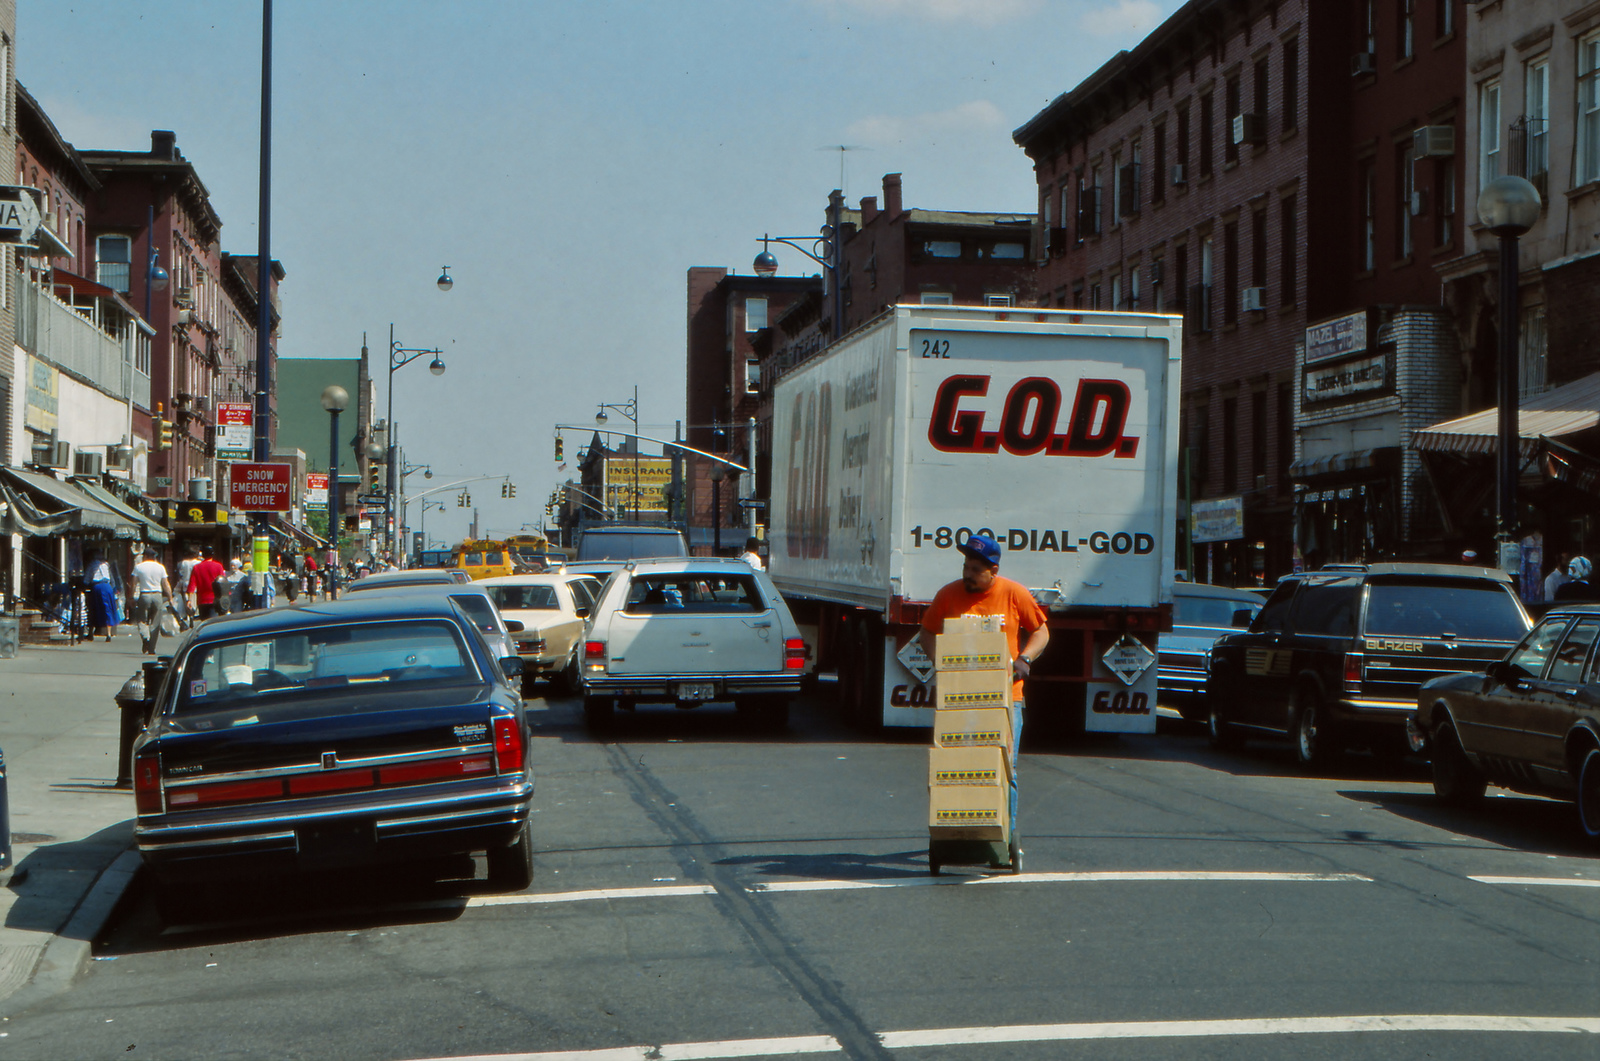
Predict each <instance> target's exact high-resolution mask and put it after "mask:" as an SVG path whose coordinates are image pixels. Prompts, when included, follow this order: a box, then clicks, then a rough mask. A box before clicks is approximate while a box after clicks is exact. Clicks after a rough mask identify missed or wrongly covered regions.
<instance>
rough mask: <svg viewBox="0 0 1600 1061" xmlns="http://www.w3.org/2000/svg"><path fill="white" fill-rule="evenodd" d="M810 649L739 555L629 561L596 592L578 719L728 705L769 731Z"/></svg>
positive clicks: (785, 712) (806, 666)
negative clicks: (665, 707)
mask: <svg viewBox="0 0 1600 1061" xmlns="http://www.w3.org/2000/svg"><path fill="white" fill-rule="evenodd" d="M810 669H811V649H810V646H808V645H807V644H806V642H805V639H804V638H802V637H801V636H800V628H799V627H798V626H796V625H795V621H794V616H792V615H790V614H789V607H788V605H786V604H785V603H784V602H783V598H782V597H780V596H778V591H777V589H776V588H774V586H773V585H772V580H771V579H770V578H768V577H767V574H766V572H764V571H757V570H755V569H754V568H752V567H751V566H750V565H749V564H746V563H745V562H744V561H742V560H723V559H717V558H708V557H673V558H660V559H647V560H634V561H630V562H629V563H627V564H626V565H625V566H624V567H623V568H622V570H620V571H618V572H617V573H616V574H615V575H613V576H612V577H611V578H610V579H609V580H608V581H607V582H606V584H605V588H604V589H603V590H602V591H601V596H600V600H599V601H598V602H597V603H596V605H595V609H594V614H593V615H592V616H591V617H590V620H589V626H588V629H587V631H586V632H585V635H584V644H583V667H582V671H583V693H584V697H583V706H584V717H585V719H586V720H587V721H588V723H589V725H590V726H591V727H592V728H595V729H602V728H604V727H605V726H606V725H608V724H609V723H610V722H611V720H612V717H613V714H614V712H615V711H616V710H617V709H618V708H621V709H623V710H632V709H633V707H634V705H635V704H637V703H639V702H641V701H645V702H652V701H654V702H665V703H671V704H675V705H676V706H678V707H682V708H689V707H697V706H699V705H700V704H703V703H707V702H710V701H729V700H731V701H733V703H734V705H735V707H737V708H738V710H739V711H740V713H742V714H746V715H749V716H750V717H752V718H753V719H755V720H758V721H760V722H762V723H764V724H766V725H767V726H769V727H771V728H773V729H782V728H783V727H784V726H786V725H788V721H789V701H790V700H791V699H792V698H793V697H794V696H795V695H796V694H797V693H799V692H800V684H801V681H802V679H803V678H804V677H805V675H806V674H807V672H808V671H809V670H810Z"/></svg>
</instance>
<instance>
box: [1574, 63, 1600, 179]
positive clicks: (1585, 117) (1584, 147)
mask: <svg viewBox="0 0 1600 1061" xmlns="http://www.w3.org/2000/svg"><path fill="white" fill-rule="evenodd" d="M1593 180H1600V34H1595V35H1594V36H1592V37H1586V38H1584V39H1583V40H1582V41H1580V42H1578V183H1579V184H1580V185H1581V184H1588V183H1589V182H1590V181H1593Z"/></svg>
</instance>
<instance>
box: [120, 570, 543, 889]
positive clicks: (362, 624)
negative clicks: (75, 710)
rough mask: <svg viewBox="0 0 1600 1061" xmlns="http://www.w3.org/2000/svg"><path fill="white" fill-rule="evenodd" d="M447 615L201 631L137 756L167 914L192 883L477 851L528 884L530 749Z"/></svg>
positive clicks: (145, 833) (391, 603)
mask: <svg viewBox="0 0 1600 1061" xmlns="http://www.w3.org/2000/svg"><path fill="white" fill-rule="evenodd" d="M519 662H520V661H518V660H515V659H513V660H510V661H509V662H508V663H506V664H502V665H497V663H496V660H495V659H494V658H493V657H491V656H490V655H489V651H488V646H487V645H486V643H485V642H484V640H483V639H482V638H481V637H480V636H479V635H478V633H477V632H476V630H475V629H474V628H473V626H472V625H471V623H469V622H468V621H467V620H466V618H465V617H464V616H463V614H462V613H461V611H460V610H459V609H458V608H457V607H455V606H454V604H453V602H452V601H451V600H450V599H449V598H447V597H445V596H443V595H438V594H426V595H424V594H414V595H407V596H394V597H390V596H388V595H380V594H371V595H368V596H363V597H357V598H353V599H348V600H340V601H321V602H317V603H316V604H314V605H301V606H289V607H282V608H273V609H270V610H266V611H252V612H246V613H243V614H241V615H236V616H229V617H225V618H218V619H213V620H211V621H210V622H207V623H205V624H204V625H202V626H200V627H198V628H196V629H195V630H194V631H193V632H191V633H190V634H188V635H186V636H185V638H184V639H183V640H182V641H181V642H180V643H179V645H178V647H177V651H176V653H175V655H174V657H173V659H172V663H171V665H170V667H169V668H168V669H167V670H166V672H165V676H164V678H163V680H161V681H160V682H159V683H158V684H157V683H152V684H155V691H154V693H153V695H152V696H151V702H150V704H149V705H148V710H149V712H150V721H149V724H148V726H147V727H146V729H145V731H144V733H143V734H142V735H141V736H140V737H139V738H138V740H137V741H136V743H135V745H134V753H133V777H134V797H135V804H136V810H137V818H136V821H135V824H134V835H135V839H136V841H137V843H138V845H139V851H140V854H141V856H142V858H143V860H144V863H145V866H146V867H147V868H148V869H149V870H150V872H151V873H152V875H153V876H154V878H155V880H156V882H157V888H158V902H160V904H161V908H162V910H163V914H164V916H167V917H169V918H172V917H176V916H179V915H181V913H182V911H183V910H184V908H185V904H186V903H188V902H189V901H191V900H192V898H193V896H194V894H195V893H194V890H193V882H194V881H196V880H202V879H217V878H245V877H251V878H254V877H259V876H261V875H263V874H266V875H271V874H277V873H293V872H298V871H302V870H313V869H339V868H345V867H354V866H362V865H371V864H378V863H388V862H394V861H401V860H412V859H423V858H431V857H436V856H441V855H453V854H461V853H466V852H471V851H475V850H482V851H486V852H487V855H488V867H489V876H490V878H491V880H493V881H494V882H495V883H496V884H498V885H500V886H502V887H505V888H510V889H521V888H525V887H527V885H528V883H529V882H530V880H531V879H532V873H533V862H532V857H533V856H532V838H531V835H530V827H529V808H530V803H531V800H532V796H533V786H534V781H533V775H532V771H531V769H530V766H529V761H528V749H529V733H528V730H527V726H526V723H525V721H524V717H523V706H522V700H521V697H520V695H519V694H518V692H517V690H516V688H515V687H514V686H513V685H512V684H511V683H510V682H511V681H514V680H515V679H514V678H512V679H510V681H508V679H507V677H505V676H504V675H503V674H502V667H506V668H509V670H510V671H512V672H513V674H514V673H515V672H516V671H517V669H518V668H517V666H516V665H517V664H518V663H519Z"/></svg>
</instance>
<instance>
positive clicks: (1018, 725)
mask: <svg viewBox="0 0 1600 1061" xmlns="http://www.w3.org/2000/svg"><path fill="white" fill-rule="evenodd" d="M1021 746H1022V701H1021V700H1013V701H1012V702H1011V835H1012V837H1013V838H1015V837H1016V835H1017V749H1018V748H1019V747H1021Z"/></svg>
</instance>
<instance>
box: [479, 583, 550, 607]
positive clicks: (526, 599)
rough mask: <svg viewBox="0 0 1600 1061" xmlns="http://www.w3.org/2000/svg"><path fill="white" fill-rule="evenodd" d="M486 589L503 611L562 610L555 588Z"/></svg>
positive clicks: (487, 587) (501, 587) (490, 587)
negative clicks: (557, 600)
mask: <svg viewBox="0 0 1600 1061" xmlns="http://www.w3.org/2000/svg"><path fill="white" fill-rule="evenodd" d="M484 589H486V590H488V591H489V597H490V599H491V600H493V601H494V606H495V607H496V608H499V609H500V610H501V611H507V610H510V611H521V612H535V611H537V612H553V611H559V610H560V608H561V605H559V604H557V603H556V588H555V587H554V586H485V587H484Z"/></svg>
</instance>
